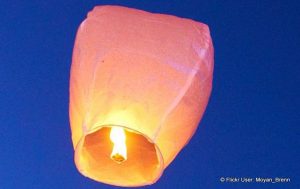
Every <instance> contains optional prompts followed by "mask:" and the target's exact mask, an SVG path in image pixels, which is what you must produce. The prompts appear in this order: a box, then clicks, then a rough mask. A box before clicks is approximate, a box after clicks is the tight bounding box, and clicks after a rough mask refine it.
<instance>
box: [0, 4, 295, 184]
mask: <svg viewBox="0 0 300 189" xmlns="http://www.w3.org/2000/svg"><path fill="white" fill-rule="evenodd" d="M100 4H118V5H124V6H128V7H133V8H138V9H143V10H146V11H150V12H158V13H165V14H172V15H176V16H180V17H186V18H191V19H194V20H197V21H200V22H204V23H206V24H208V25H209V26H210V30H211V35H212V38H213V40H214V47H215V72H214V82H213V83H214V85H213V92H212V96H211V99H210V102H209V104H208V107H207V111H206V113H205V115H204V117H203V119H202V122H201V124H200V126H199V128H198V130H197V132H196V134H195V135H194V137H193V138H192V140H191V141H190V143H189V145H187V147H186V148H184V149H183V150H182V151H181V153H180V154H179V155H178V156H177V158H176V159H175V160H174V161H173V163H172V164H171V165H170V166H169V167H168V168H167V169H166V170H165V172H164V175H163V176H162V177H161V179H160V180H159V181H158V182H157V183H156V184H155V185H153V186H150V187H146V188H203V189H210V188H222V189H223V188H225V189H226V188H291V189H296V188H300V178H299V175H300V171H299V170H300V167H299V160H300V153H299V149H300V142H299V137H300V129H299V126H300V121H299V119H300V116H299V108H300V106H299V105H300V104H299V102H300V100H299V96H300V89H299V86H300V76H299V75H300V66H299V64H300V58H299V57H300V52H299V51H300V37H299V36H300V6H299V5H300V3H299V2H298V1H292V0H290V1H283V0H282V1H278V0H273V1H258V0H257V1H226V2H225V1H218V0H207V1H201V0H197V1H196V0H194V1H192V0H182V1H178V0H173V1H150V0H148V1H140V0H127V1H126V0H123V1H105V0H101V1H75V0H74V1H66V0H65V1H40V0H37V1H33V0H32V1H20V0H19V1H14V0H12V1H5V0H4V1H3V0H2V1H1V2H0V20H1V22H0V123H1V132H0V140H1V141H0V188H1V189H23V188H24V189H28V188H31V189H35V188H37V189H40V188H41V189H54V188H57V189H60V188H63V189H75V188H76V189H77V188H79V189H81V188H82V189H94V188H95V189H96V188H97V189H98V188H107V189H110V188H115V187H111V186H108V185H104V184H101V183H97V182H94V181H92V180H89V179H87V178H85V177H83V176H81V175H80V174H79V173H78V172H77V170H76V168H75V165H74V163H73V148H72V144H71V135H70V129H69V120H68V99H69V92H68V90H69V89H68V87H69V70H70V64H71V55H72V49H73V44H74V38H75V34H76V31H77V28H78V26H79V24H80V23H81V22H82V21H83V19H84V18H85V16H86V13H87V12H88V11H89V10H91V9H92V8H93V7H94V6H95V5H100ZM222 176H223V177H229V176H231V177H289V178H290V179H291V183H285V184H257V183H249V184H244V183H236V184H233V183H221V182H220V181H219V179H220V177H222Z"/></svg>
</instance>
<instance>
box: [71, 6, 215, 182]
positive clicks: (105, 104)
mask: <svg viewBox="0 0 300 189" xmlns="http://www.w3.org/2000/svg"><path fill="white" fill-rule="evenodd" d="M212 75H213V45H212V41H211V37H210V34H209V29H208V27H207V26H206V25H205V24H202V23H199V22H196V21H193V20H190V19H183V18H178V17H175V16H170V15H163V14H152V13H148V12H144V11H140V10H136V9H130V8H125V7H119V6H98V7H95V8H94V9H93V11H91V12H90V13H89V14H88V17H87V18H86V19H85V20H84V21H83V22H82V24H81V25H80V27H79V29H78V33H77V37H76V41H75V46H74V52H73V62H72V68H71V79H70V123H71V130H72V140H73V145H74V149H75V163H76V166H77V168H78V170H79V171H80V172H81V173H82V174H83V175H85V176H87V177H89V178H91V179H94V180H96V181H99V182H103V183H107V184H111V185H117V186H142V185H148V184H152V183H154V182H156V181H157V180H158V179H159V177H160V176H161V175H162V172H163V170H164V169H165V168H166V167H167V166H168V165H169V164H170V163H171V162H172V160H173V159H174V158H175V157H176V155H177V154H178V153H179V152H180V150H181V149H182V148H183V147H184V146H185V145H186V144H187V142H188V141H189V140H190V138H191V137H192V135H193V134H194V132H195V130H196V128H197V126H198V124H199V122H200V119H201V117H202V115H203V112H204V110H205V108H206V105H207V102H208V99H209V96H210V92H211V88H212Z"/></svg>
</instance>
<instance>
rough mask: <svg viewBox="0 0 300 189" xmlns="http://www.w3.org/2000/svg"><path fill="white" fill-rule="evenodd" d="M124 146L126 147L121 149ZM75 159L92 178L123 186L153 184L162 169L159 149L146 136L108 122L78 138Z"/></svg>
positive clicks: (82, 171)
mask: <svg viewBox="0 0 300 189" xmlns="http://www.w3.org/2000/svg"><path fill="white" fill-rule="evenodd" d="M117 141H118V142H117ZM118 145H119V147H120V146H121V148H119V149H118V150H117V147H118ZM124 146H125V149H126V151H122V150H124V148H123V147H124ZM115 152H116V153H115ZM124 152H125V154H124ZM120 156H121V157H120ZM123 158H124V159H123ZM75 163H76V166H77V168H78V170H79V171H80V172H81V173H82V174H83V175H85V176H87V177H89V178H91V179H93V180H96V181H100V182H104V183H107V184H111V185H119V186H125V187H132V186H143V185H147V184H153V183H154V182H156V181H157V180H158V179H159V177H160V176H161V174H162V172H163V169H164V162H163V158H162V155H161V152H160V150H159V148H158V147H157V146H156V144H155V143H154V142H153V141H151V139H150V138H149V137H147V136H146V135H144V134H142V133H140V132H138V131H135V130H132V129H129V128H127V127H122V126H111V125H107V126H106V125H105V126H100V127H97V128H95V129H94V130H92V131H91V132H89V133H87V134H86V135H85V136H83V137H82V138H81V140H80V141H79V143H78V145H77V147H76V149H75Z"/></svg>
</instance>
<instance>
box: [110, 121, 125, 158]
mask: <svg viewBox="0 0 300 189" xmlns="http://www.w3.org/2000/svg"><path fill="white" fill-rule="evenodd" d="M110 140H111V141H112V143H113V144H114V147H113V150H112V152H111V154H110V158H111V159H113V160H114V161H116V162H117V163H122V162H124V161H125V160H126V159H127V147H126V143H125V141H126V135H125V131H124V129H123V128H121V127H112V128H111V131H110Z"/></svg>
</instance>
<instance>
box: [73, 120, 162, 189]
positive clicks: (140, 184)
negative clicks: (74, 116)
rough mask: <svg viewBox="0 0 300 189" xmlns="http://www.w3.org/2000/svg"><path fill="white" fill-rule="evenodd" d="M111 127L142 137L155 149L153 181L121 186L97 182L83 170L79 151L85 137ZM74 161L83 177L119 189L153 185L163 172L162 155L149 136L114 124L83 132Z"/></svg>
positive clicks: (119, 184) (96, 179)
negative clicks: (155, 170)
mask: <svg viewBox="0 0 300 189" xmlns="http://www.w3.org/2000/svg"><path fill="white" fill-rule="evenodd" d="M112 127H121V128H123V129H125V130H126V131H128V132H133V133H134V134H137V135H140V136H142V137H144V138H145V139H146V140H147V141H148V142H149V143H151V144H152V145H153V146H154V147H155V152H156V157H157V160H158V167H159V169H158V171H157V174H156V177H155V179H153V180H150V181H149V182H146V183H145V182H144V183H137V184H121V183H117V184H116V183H114V182H109V181H102V180H99V179H98V178H95V177H94V176H93V175H91V174H89V173H88V172H87V171H86V170H85V168H84V167H83V166H82V161H83V159H82V158H81V157H80V153H81V150H82V148H83V145H84V142H85V139H86V137H87V136H88V135H90V134H93V133H95V132H97V131H99V130H101V129H103V128H112ZM74 161H75V165H76V167H77V169H78V170H79V172H80V173H81V174H82V175H84V176H86V177H88V178H90V179H92V180H95V181H98V182H99V181H100V182H103V183H105V184H109V185H113V186H121V187H139V186H145V185H151V184H154V183H155V182H157V181H158V180H159V178H160V177H161V176H162V174H163V172H164V158H163V155H162V152H161V150H160V148H159V146H158V145H157V144H156V143H155V141H154V140H152V139H151V138H150V137H149V136H147V135H146V134H144V133H142V132H140V131H138V130H135V129H132V128H130V127H127V126H123V125H115V124H104V125H99V126H95V127H92V129H91V130H89V131H87V132H85V133H84V134H83V135H82V136H81V137H80V140H79V142H78V143H77V145H76V147H75V152H74Z"/></svg>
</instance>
